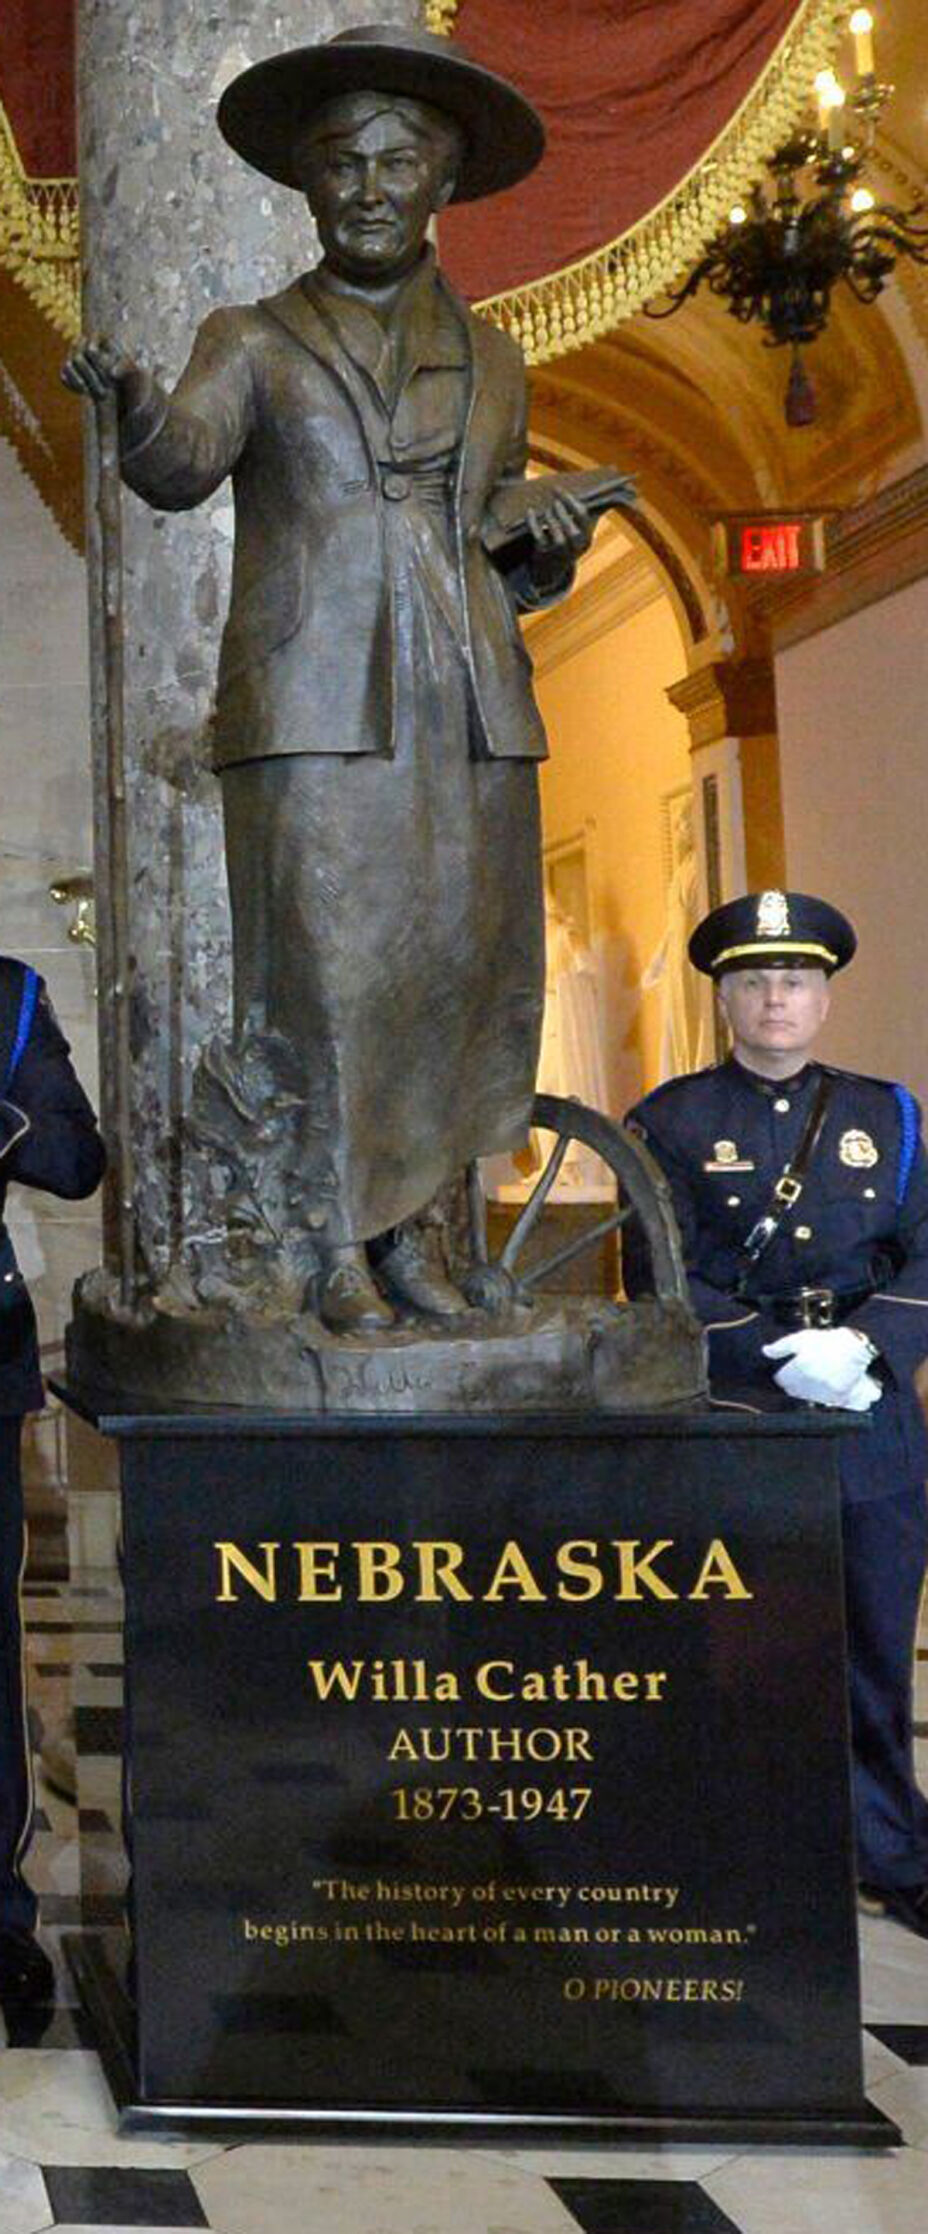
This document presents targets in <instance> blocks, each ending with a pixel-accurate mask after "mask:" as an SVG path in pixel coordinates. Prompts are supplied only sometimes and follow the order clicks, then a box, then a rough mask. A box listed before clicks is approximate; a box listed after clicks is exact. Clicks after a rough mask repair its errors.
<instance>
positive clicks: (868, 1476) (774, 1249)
mask: <svg viewBox="0 0 928 2234" xmlns="http://www.w3.org/2000/svg"><path fill="white" fill-rule="evenodd" d="M856 943H857V942H856V938H855V934H854V931H853V930H852V927H851V925H850V923H848V921H847V919H846V917H844V916H843V915H840V914H839V913H838V911H837V909H835V908H832V907H829V906H828V905H827V904H826V903H825V902H824V901H823V900H818V899H812V898H810V897H808V896H807V895H806V894H804V893H799V892H761V893H752V894H750V895H749V896H748V897H747V898H745V899H739V900H733V901H730V902H729V903H728V904H727V905H726V906H724V907H720V908H715V909H713V911H712V913H711V915H708V916H706V917H705V919H704V921H703V922H702V923H700V924H699V925H698V927H697V929H696V930H695V931H694V933H693V936H692V938H691V940H690V946H689V952H690V959H691V961H692V962H693V963H694V964H695V966H696V968H697V969H698V970H701V971H703V972H704V973H705V974H706V975H708V976H709V977H711V978H712V979H713V980H714V982H715V985H716V988H717V992H718V998H719V1002H720V1005H721V1007H722V1009H723V1011H724V1014H725V1017H726V1019H727V1022H728V1026H729V1030H730V1033H731V1041H732V1047H731V1053H730V1055H729V1056H728V1058H727V1060H726V1061H725V1062H723V1063H720V1064H718V1065H717V1066H716V1067H714V1068H713V1069H710V1070H704V1071H699V1072H697V1073H696V1074H695V1075H693V1076H691V1077H684V1078H678V1079H673V1080H671V1081H670V1082H669V1083H668V1084H667V1085H664V1086H659V1087H658V1088H657V1090H656V1091H655V1092H654V1093H652V1094H649V1095H648V1096H647V1097H646V1098H645V1100H643V1101H641V1102H639V1103H638V1105H637V1107H636V1108H635V1109H634V1110H632V1111H631V1112H630V1114H629V1123H630V1124H631V1125H632V1126H633V1128H634V1129H635V1130H636V1131H637V1132H638V1133H639V1134H640V1136H641V1138H642V1139H643V1140H645V1141H646V1143H647V1145H648V1147H649V1148H650V1149H651V1151H652V1153H653V1155H654V1156H655V1157H656V1158H657V1161H658V1163H659V1164H660V1165H661V1166H662V1168H663V1170H664V1172H665V1173H666V1175H667V1178H668V1179H669V1181H670V1185H671V1189H672V1193H673V1199H674V1205H675V1208H676V1213H677V1218H678V1220H679V1224H680V1231H681V1235H682V1240H683V1252H684V1257H685V1260H686V1265H687V1269H688V1272H689V1280H690V1297H691V1301H692V1304H693V1308H694V1310H695V1311H696V1312H697V1313H698V1316H699V1317H700V1318H701V1319H702V1321H703V1323H704V1325H705V1328H706V1331H707V1334H708V1338H709V1375H710V1385H711V1387H712V1389H713V1391H714V1393H715V1394H716V1396H723V1397H725V1396H729V1397H733V1398H739V1397H740V1398H742V1399H743V1400H746V1401H747V1402H749V1403H750V1402H755V1403H757V1404H759V1405H761V1406H765V1405H768V1404H769V1403H770V1402H771V1400H772V1401H773V1402H774V1403H779V1402H782V1400H783V1399H782V1397H779V1396H778V1395H777V1389H779V1390H781V1391H783V1392H784V1394H785V1396H786V1397H787V1398H790V1399H795V1400H797V1401H799V1402H804V1403H811V1404H820V1405H825V1406H830V1405H833V1406H838V1407H841V1408H843V1409H846V1410H851V1411H860V1412H868V1413H869V1414H870V1431H869V1432H863V1433H861V1434H859V1435H852V1434H851V1435H848V1436H846V1437H844V1438H842V1441H841V1445H840V1454H841V1455H840V1470H841V1484H842V1493H843V1494H842V1525H843V1535H844V1561H845V1588H846V1606H847V1626H848V1651H849V1663H850V1671H849V1680H850V1704H851V1725H852V1743H853V1766H854V1797H855V1814H856V1825H857V1847H858V1872H859V1877H860V1881H861V1892H862V1895H863V1896H864V1898H865V1900H866V1899H867V1898H868V1897H869V1899H870V1900H871V1901H872V1903H873V1904H874V1905H875V1906H879V1907H880V1908H882V1909H883V1910H884V1911H885V1912H886V1913H887V1914H889V1915H891V1916H894V1917H896V1918H897V1919H898V1920H899V1921H900V1922H901V1923H903V1924H905V1925H907V1926H908V1927H909V1929H910V1930H912V1931H915V1932H918V1933H919V1934H920V1935H921V1936H922V1937H923V1938H928V1801H926V1800H925V1798H924V1796H923V1795H922V1794H921V1792H920V1791H919V1789H918V1787H917V1785H916V1782H915V1773H914V1766H913V1750H912V1661H913V1651H914V1643H915V1630H916V1624H917V1620H918V1608H919V1602H920V1597H921V1591H922V1585H923V1581H924V1576H925V1566H926V1558H928V1507H926V1500H925V1488H924V1484H925V1477H926V1475H928V1434H926V1428H925V1421H924V1418H923V1415H922V1411H921V1407H920V1404H919V1401H918V1397H917V1394H916V1391H915V1387H914V1383H913V1375H914V1373H915V1370H916V1368H917V1367H918V1366H919V1365H920V1364H921V1362H922V1360H923V1359H924V1358H925V1357H926V1356H928V1158H926V1155H925V1149H924V1146H923V1143H922V1139H921V1131H920V1118H919V1111H918V1106H917V1104H916V1103H915V1101H914V1100H913V1098H912V1096H911V1094H910V1093H909V1092H908V1091H907V1089H906V1088H905V1087H903V1086H898V1085H893V1084H890V1083H889V1082H887V1081H884V1080H882V1079H876V1078H865V1077H860V1076H858V1075H857V1074H856V1073H855V1072H852V1071H839V1070H834V1069H832V1068H830V1067H829V1066H826V1065H825V1064H823V1063H821V1062H816V1061H814V1060H813V1059H812V1049H813V1045H814V1043H815V1041H816V1039H817V1037H818V1033H819V1031H820V1029H821V1027H822V1025H823V1024H824V1021H825V1018H826V1016H827V1014H828V1006H829V979H830V978H831V977H832V975H833V974H834V972H835V971H836V970H840V969H843V968H844V966H845V964H846V963H848V962H849V961H850V960H851V957H852V955H853V953H854V950H855V947H856ZM624 1270H625V1279H626V1286H627V1288H628V1292H629V1293H630V1294H636V1293H638V1292H639V1291H640V1289H641V1288H642V1287H644V1286H646V1285H647V1270H646V1266H645V1263H644V1258H643V1249H642V1244H641V1238H640V1236H639V1235H636V1234H635V1233H634V1232H632V1233H630V1236H629V1241H628V1246H627V1248H626V1251H625V1265H624ZM775 1384H776V1385H775Z"/></svg>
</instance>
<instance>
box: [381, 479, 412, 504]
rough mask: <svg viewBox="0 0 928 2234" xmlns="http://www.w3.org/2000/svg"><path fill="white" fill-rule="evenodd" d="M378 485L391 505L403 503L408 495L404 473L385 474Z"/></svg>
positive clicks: (407, 485)
mask: <svg viewBox="0 0 928 2234" xmlns="http://www.w3.org/2000/svg"><path fill="white" fill-rule="evenodd" d="M380 485H381V488H382V489H383V493H384V496H385V497H388V498H389V501H390V503H391V504H404V503H405V501H406V498H407V497H408V495H409V482H408V481H407V479H406V475H405V474H404V473H385V474H384V477H383V480H382V482H381V484H380Z"/></svg>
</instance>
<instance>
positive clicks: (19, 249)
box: [0, 102, 80, 341]
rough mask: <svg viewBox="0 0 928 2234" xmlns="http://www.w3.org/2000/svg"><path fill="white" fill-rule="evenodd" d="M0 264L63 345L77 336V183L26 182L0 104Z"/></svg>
mask: <svg viewBox="0 0 928 2234" xmlns="http://www.w3.org/2000/svg"><path fill="white" fill-rule="evenodd" d="M0 264H2V265H3V267H4V269H5V270H6V271H9V272H12V274H13V276H14V278H15V279H16V280H18V282H19V284H20V286H21V287H23V288H25V291H26V293H27V294H28V295H29V296H30V297H31V299H32V301H33V302H34V303H35V304H36V305H37V307H38V309H39V310H41V311H42V312H43V314H44V316H45V317H46V318H47V319H48V320H49V323H50V324H51V325H52V326H54V327H55V328H56V329H57V331H58V333H60V334H62V335H63V337H64V339H65V340H66V341H73V340H76V339H77V336H78V334H79V333H80V247H79V240H78V208H77V180H76V179H74V178H28V177H27V175H26V172H25V169H24V167H23V164H22V161H21V159H20V153H19V149H18V147H17V145H16V141H15V139H14V137H13V128H12V125H11V124H10V120H9V117H8V116H7V113H6V110H5V109H4V107H3V103H2V102H0Z"/></svg>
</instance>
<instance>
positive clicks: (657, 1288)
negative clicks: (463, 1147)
mask: <svg viewBox="0 0 928 2234" xmlns="http://www.w3.org/2000/svg"><path fill="white" fill-rule="evenodd" d="M531 1123H532V1127H533V1129H537V1130H538V1131H539V1132H546V1133H552V1134H553V1135H554V1145H553V1148H552V1149H551V1152H550V1154H549V1156H548V1160H547V1162H546V1164H545V1166H544V1168H543V1170H542V1172H541V1175H540V1177H539V1178H538V1179H537V1180H536V1182H535V1186H534V1187H533V1189H532V1192H531V1194H530V1196H529V1199H528V1201H527V1202H526V1203H525V1204H524V1205H523V1208H522V1209H521V1210H520V1212H519V1215H518V1218H517V1219H516V1222H515V1225H514V1226H513V1228H512V1232H511V1233H510V1235H509V1237H508V1239H507V1241H506V1243H505V1246H504V1247H503V1248H502V1249H501V1250H500V1253H499V1256H498V1257H496V1258H491V1256H490V1250H489V1243H488V1239H487V1216H486V1202H485V1199H484V1194H483V1187H482V1183H481V1179H480V1171H479V1166H478V1165H477V1164H475V1163H474V1164H471V1165H470V1166H469V1167H468V1174H467V1194H468V1212H469V1223H470V1244H471V1259H472V1261H471V1267H470V1271H469V1272H468V1274H467V1276H466V1278H465V1279H464V1281H463V1282H462V1285H463V1287H464V1291H465V1294H466V1295H467V1296H468V1298H469V1300H470V1302H471V1303H474V1304H477V1305H479V1306H481V1307H482V1308H483V1309H484V1310H490V1311H501V1310H503V1309H505V1307H506V1305H507V1304H509V1303H511V1302H513V1301H514V1300H521V1301H523V1302H528V1301H531V1298H532V1293H533V1291H534V1290H535V1289H537V1288H540V1287H541V1286H542V1285H543V1283H544V1281H545V1280H546V1279H548V1278H550V1275H551V1274H552V1272H559V1271H560V1270H561V1268H562V1266H564V1265H566V1264H571V1263H572V1262H573V1260H574V1258H575V1257H579V1256H581V1255H582V1254H583V1253H584V1251H586V1250H588V1249H595V1248H596V1247H598V1245H599V1243H600V1242H601V1241H604V1240H605V1239H606V1237H607V1235H608V1234H611V1233H616V1232H617V1231H618V1229H619V1227H620V1226H623V1225H624V1224H625V1221H626V1219H628V1218H630V1217H632V1216H633V1215H635V1216H636V1217H637V1218H638V1219H639V1220H640V1222H641V1225H642V1226H643V1228H644V1232H645V1237H646V1239H647V1243H648V1249H649V1252H650V1257H651V1269H652V1274H653V1280H654V1292H655V1294H656V1295H657V1296H658V1297H659V1298H660V1299H661V1301H662V1302H670V1301H678V1302H682V1303H685V1302H686V1297H687V1282H686V1273H685V1271H684V1267H683V1255H682V1251H681V1248H680V1236H679V1233H678V1231H677V1223H676V1219H675V1217H674V1212H673V1203H672V1200H671V1194H670V1188H669V1186H668V1184H667V1181H666V1179H665V1177H664V1174H663V1172H662V1171H661V1170H660V1168H659V1166H658V1165H657V1164H656V1163H655V1161H654V1158H653V1156H652V1155H651V1154H650V1152H649V1150H648V1149H647V1148H646V1147H645V1146H644V1143H643V1142H642V1141H640V1140H639V1139H638V1138H637V1137H636V1135H635V1134H634V1133H630V1132H627V1131H626V1130H625V1128H624V1127H623V1126H622V1125H617V1124H615V1123H614V1122H613V1120H612V1118H611V1117H604V1116H603V1115H602V1113H601V1111H599V1110H598V1109H588V1108H587V1107H586V1105H585V1103H583V1102H581V1101H573V1100H571V1101H565V1100H563V1099H562V1098H561V1096H560V1095H558V1094H536V1096H535V1100H534V1103H533V1105H532V1116H531ZM572 1140H578V1141H582V1143H583V1145H584V1147H585V1148H591V1149H592V1150H593V1151H594V1153H595V1154H596V1155H597V1156H599V1157H601V1159H602V1161H603V1163H604V1164H606V1165H607V1166H608V1169H609V1170H610V1171H611V1172H612V1173H613V1174H614V1176H615V1180H616V1191H617V1200H616V1207H615V1209H614V1210H612V1211H610V1212H609V1214H608V1216H607V1217H605V1218H603V1219H601V1220H600V1221H599V1223H598V1224H597V1225H595V1226H592V1227H591V1228H590V1230H589V1232H588V1233H583V1234H579V1235H578V1236H577V1237H576V1238H575V1239H574V1240H573V1241H568V1242H565V1243H564V1245H563V1247H561V1248H559V1249H554V1250H552V1252H551V1254H550V1255H549V1256H546V1257H544V1258H543V1259H542V1261H541V1263H539V1264H532V1265H531V1266H530V1267H528V1269H526V1270H525V1271H519V1269H518V1267H519V1262H520V1259H521V1257H522V1255H523V1253H524V1250H525V1247H526V1243H527V1242H528V1239H529V1236H530V1234H531V1233H532V1232H533V1230H534V1228H535V1226H536V1225H537V1222H538V1219H539V1218H540V1216H541V1213H542V1210H543V1209H544V1206H545V1203H546V1202H547V1199H548V1196H549V1194H550V1192H551V1189H552V1187H553V1185H554V1182H555V1180H556V1178H557V1176H558V1173H559V1171H560V1168H561V1165H562V1163H563V1161H564V1158H565V1156H566V1154H567V1150H568V1148H569V1147H570V1143H571V1141H572Z"/></svg>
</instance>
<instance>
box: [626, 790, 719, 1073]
mask: <svg viewBox="0 0 928 2234" xmlns="http://www.w3.org/2000/svg"><path fill="white" fill-rule="evenodd" d="M672 844H673V869H672V873H671V878H670V883H669V885H668V888H667V922H666V926H665V929H664V935H663V938H662V939H661V942H660V945H659V946H658V947H657V948H656V950H655V952H654V954H653V955H652V956H651V960H650V962H649V963H648V966H647V969H646V970H645V972H644V975H643V977H642V980H641V990H642V992H643V993H650V992H653V991H654V989H655V987H656V988H658V989H659V991H660V995H661V1040H660V1056H659V1068H658V1076H657V1079H656V1080H655V1084H657V1085H662V1084H663V1082H664V1080H665V1079H666V1078H678V1077H679V1075H680V1073H681V1071H693V1070H700V1069H702V1067H703V1065H704V1064H705V1063H706V1062H707V1061H708V1047H707V1041H706V1024H705V1017H704V1015H703V1012H702V1004H701V999H700V987H699V981H698V979H697V977H696V973H695V971H694V970H693V969H691V967H690V963H689V959H688V956H687V946H688V944H689V939H690V933H691V932H692V931H694V930H695V928H696V924H697V921H698V919H699V914H700V900H699V869H698V863H697V859H696V832H695V828H694V824H693V802H692V799H691V798H689V797H687V798H684V799H681V800H679V801H678V802H677V803H676V813H675V816H674V821H673V829H672Z"/></svg>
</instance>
